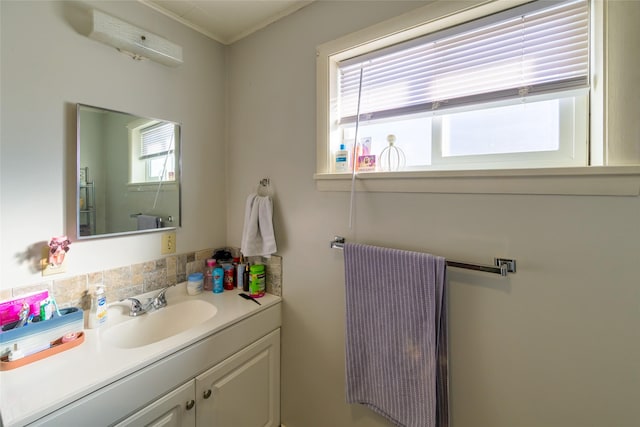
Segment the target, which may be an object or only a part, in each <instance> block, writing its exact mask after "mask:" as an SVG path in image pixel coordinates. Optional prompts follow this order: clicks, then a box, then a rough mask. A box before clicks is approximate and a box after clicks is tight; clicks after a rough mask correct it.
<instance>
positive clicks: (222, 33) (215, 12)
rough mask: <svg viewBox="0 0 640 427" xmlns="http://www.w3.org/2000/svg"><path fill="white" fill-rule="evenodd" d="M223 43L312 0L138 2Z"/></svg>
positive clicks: (141, 0) (160, 0) (144, 0)
mask: <svg viewBox="0 0 640 427" xmlns="http://www.w3.org/2000/svg"><path fill="white" fill-rule="evenodd" d="M138 1H140V2H141V3H143V4H145V5H147V6H149V7H151V8H153V9H155V10H157V11H159V12H161V13H163V14H165V15H167V16H169V17H170V18H172V19H175V20H176V21H178V22H180V23H182V24H184V25H187V26H188V27H191V28H193V29H194V30H196V31H198V32H200V33H202V34H204V35H206V36H207V37H210V38H212V39H213V40H216V41H218V42H220V43H223V44H231V43H234V42H236V41H238V40H240V39H242V38H243V37H246V36H248V35H249V34H251V33H253V32H255V31H257V30H259V29H261V28H264V27H266V26H267V25H269V24H271V23H272V22H275V21H277V20H278V19H280V18H283V17H285V16H287V15H289V14H291V13H293V12H295V11H296V10H298V9H301V8H303V7H305V6H307V5H308V4H309V3H312V2H313V1H314V0H138Z"/></svg>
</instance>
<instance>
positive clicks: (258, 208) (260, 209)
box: [240, 193, 278, 258]
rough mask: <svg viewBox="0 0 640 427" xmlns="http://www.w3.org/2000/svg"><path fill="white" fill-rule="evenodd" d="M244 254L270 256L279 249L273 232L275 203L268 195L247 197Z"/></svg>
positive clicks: (242, 248)
mask: <svg viewBox="0 0 640 427" xmlns="http://www.w3.org/2000/svg"><path fill="white" fill-rule="evenodd" d="M240 250H241V251H242V254H243V255H244V256H246V257H249V256H263V257H266V258H269V257H270V256H271V255H272V254H274V253H275V252H276V251H277V250H278V249H277V247H276V237H275V234H274V233H273V203H272V201H271V198H270V197H268V196H258V195H257V194H255V193H254V194H251V195H249V197H247V204H246V207H245V212H244V228H243V230H242V244H241V245H240Z"/></svg>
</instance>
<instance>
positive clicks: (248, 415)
mask: <svg viewBox="0 0 640 427" xmlns="http://www.w3.org/2000/svg"><path fill="white" fill-rule="evenodd" d="M196 401H197V408H198V410H197V413H196V423H197V425H198V427H267V426H271V427H276V426H279V425H280V329H277V330H275V331H274V332H271V333H270V334H268V335H266V336H264V337H263V338H261V339H259V340H258V341H256V342H254V343H253V344H251V345H250V346H248V347H246V348H244V349H243V350H241V351H239V352H238V353H236V354H234V355H233V356H231V357H229V358H228V359H226V360H224V361H223V362H221V363H219V364H218V365H216V366H214V367H213V368H211V369H209V370H208V371H206V372H204V373H203V374H201V375H199V376H198V377H196Z"/></svg>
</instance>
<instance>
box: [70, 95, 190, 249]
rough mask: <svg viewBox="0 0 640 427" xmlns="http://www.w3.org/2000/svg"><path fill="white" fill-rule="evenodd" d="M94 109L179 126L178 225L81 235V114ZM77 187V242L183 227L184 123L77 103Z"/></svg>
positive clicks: (177, 140)
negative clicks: (85, 110)
mask: <svg viewBox="0 0 640 427" xmlns="http://www.w3.org/2000/svg"><path fill="white" fill-rule="evenodd" d="M83 108H84V109H94V110H100V111H104V112H106V113H117V114H125V115H129V116H131V117H132V118H134V119H135V118H137V119H139V120H140V119H145V120H156V121H159V122H165V123H173V124H174V125H176V126H177V128H178V132H177V133H178V137H177V138H176V141H175V145H176V151H177V152H178V157H177V159H176V169H177V171H176V174H175V179H176V182H172V183H171V185H176V186H177V190H178V220H177V224H176V225H172V226H170V227H160V228H151V229H145V230H130V231H118V232H112V233H102V234H94V235H81V233H80V225H81V222H80V215H81V212H80V211H81V206H80V196H81V180H80V175H81V173H80V171H81V169H82V168H81V164H80V163H81V161H80V151H81V150H80V148H81V140H80V131H81V120H80V113H81V111H82V109H83ZM75 179H76V182H75V186H76V192H75V199H76V200H75V203H74V206H75V209H76V212H75V213H76V215H75V233H76V239H77V240H91V239H102V238H108V237H116V236H128V235H136V234H147V233H155V232H159V231H167V230H175V229H177V228H180V227H182V123H180V122H175V121H172V120H164V119H158V118H154V117H148V116H142V115H138V114H134V113H128V112H125V111H118V110H113V109H110V108H105V107H98V106H95V105H89V104H82V103H77V104H76V170H75ZM166 182H167V181H160V182H159V183H158V186H161V185H162V184H163V183H166Z"/></svg>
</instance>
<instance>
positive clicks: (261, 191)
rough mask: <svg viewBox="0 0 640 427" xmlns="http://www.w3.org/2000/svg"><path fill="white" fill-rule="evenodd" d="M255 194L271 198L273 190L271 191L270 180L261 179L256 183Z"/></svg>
mask: <svg viewBox="0 0 640 427" xmlns="http://www.w3.org/2000/svg"><path fill="white" fill-rule="evenodd" d="M256 193H257V194H258V196H268V197H271V196H272V195H273V190H272V189H271V180H270V179H269V178H262V179H261V180H260V182H259V183H258V188H257V190H256Z"/></svg>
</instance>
